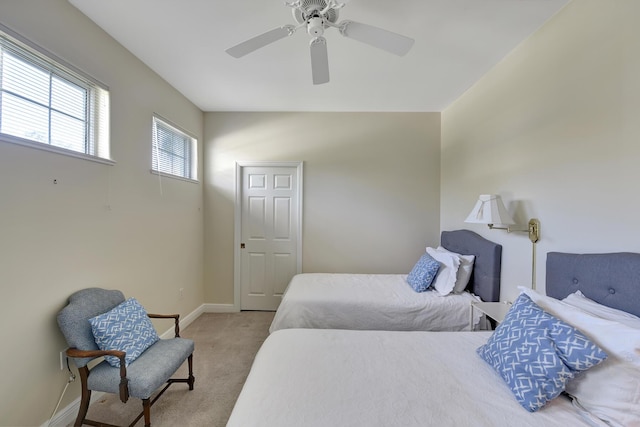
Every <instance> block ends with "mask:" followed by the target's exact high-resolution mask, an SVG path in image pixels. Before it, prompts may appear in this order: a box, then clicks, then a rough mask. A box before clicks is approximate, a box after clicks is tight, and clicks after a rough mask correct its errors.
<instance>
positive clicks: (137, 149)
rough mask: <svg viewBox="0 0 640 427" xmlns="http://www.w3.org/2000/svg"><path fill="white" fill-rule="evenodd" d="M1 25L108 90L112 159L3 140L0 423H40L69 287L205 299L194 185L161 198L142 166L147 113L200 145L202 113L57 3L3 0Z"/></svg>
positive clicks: (155, 298)
mask: <svg viewBox="0 0 640 427" xmlns="http://www.w3.org/2000/svg"><path fill="white" fill-rule="evenodd" d="M0 22H2V23H3V24H5V25H6V26H8V27H11V28H12V29H14V30H15V31H17V32H19V33H21V34H22V35H23V36H25V37H27V38H29V39H31V40H32V41H33V42H35V43H37V44H39V45H41V46H43V47H44V48H46V49H49V50H50V51H52V52H54V53H55V54H57V55H58V56H60V57H62V58H64V59H65V60H67V61H68V62H70V63H72V64H74V65H75V66H77V67H78V68H80V69H82V70H84V71H86V72H87V73H89V74H91V75H93V76H94V77H96V78H97V79H99V80H101V81H102V82H103V83H105V84H107V85H108V86H109V87H110V89H111V118H112V122H111V144H112V150H111V153H112V157H113V159H114V160H115V161H116V162H117V164H116V165H115V166H107V165H103V164H99V163H94V162H90V161H85V160H80V159H76V158H71V157H66V156H62V155H59V154H53V153H48V152H45V151H39V150H34V149H30V148H26V147H22V146H16V145H11V144H8V143H5V142H0V177H1V179H0V204H1V209H0V288H1V289H2V297H1V299H0V320H1V323H2V327H1V328H0V342H1V343H2V348H3V352H2V356H1V360H2V363H0V378H2V380H1V381H0V425H2V426H18V425H20V426H39V425H42V424H43V423H44V422H45V420H46V419H48V418H49V416H50V415H51V412H52V411H53V409H54V407H55V405H56V402H57V400H58V397H59V396H60V393H61V392H62V389H63V388H64V385H65V384H66V381H67V378H68V375H67V374H65V372H64V371H61V370H60V367H59V361H58V358H59V352H60V350H62V349H64V348H65V347H66V344H65V342H64V340H63V337H62V335H61V333H60V332H59V330H58V328H57V324H56V320H55V315H56V313H57V312H58V310H59V309H60V308H61V307H62V306H63V305H64V304H65V302H66V298H67V297H68V296H69V295H70V294H71V293H72V292H74V291H75V290H78V289H81V288H85V287H89V286H100V287H106V288H118V289H121V290H123V292H124V293H125V295H126V296H128V297H129V296H135V297H137V298H138V299H139V300H140V301H141V302H142V304H143V305H145V306H146V307H147V309H149V311H153V312H165V313H166V312H171V313H173V312H178V313H183V314H188V313H190V312H192V311H193V310H195V309H196V308H197V307H199V306H200V305H201V304H202V302H203V299H204V296H203V286H202V284H203V266H202V254H203V249H202V248H203V237H202V234H203V222H202V212H201V208H202V206H201V204H202V185H201V184H193V183H188V182H183V181H177V180H171V179H164V180H163V182H162V193H161V192H160V186H159V183H158V177H157V176H155V175H152V174H151V173H150V172H149V169H150V164H151V160H150V153H151V149H150V148H151V116H152V113H154V112H156V113H159V114H161V115H162V116H164V117H166V118H168V119H171V120H172V121H173V122H175V123H177V124H179V125H181V126H182V127H183V128H185V129H186V130H188V131H190V132H192V133H193V134H195V136H197V137H198V139H199V140H200V141H202V139H203V138H202V129H203V114H202V112H201V111H200V110H199V109H197V108H196V107H195V106H194V105H193V104H191V103H190V102H188V101H187V100H186V99H185V98H184V97H183V96H181V95H180V94H179V93H178V92H177V91H175V90H174V89H173V88H171V87H170V86H169V85H167V84H166V82H164V81H163V80H162V79H160V78H159V77H158V76H157V75H156V74H154V73H153V72H151V71H150V70H149V69H148V68H147V67H146V66H144V65H143V64H142V63H141V62H140V61H139V60H137V59H136V58H135V57H133V56H132V55H131V54H130V53H129V52H128V51H126V50H125V49H123V48H122V47H121V46H120V45H119V44H117V43H116V42H115V41H114V40H113V39H111V38H110V37H108V36H107V35H106V34H105V33H104V32H102V31H101V30H100V29H99V28H98V27H96V26H95V25H94V24H93V23H92V22H91V21H89V20H88V19H87V18H86V17H85V16H84V15H82V14H81V13H80V12H78V11H77V10H76V9H74V8H73V7H72V6H70V5H69V4H68V3H67V2H66V1H65V0H29V1H24V0H2V2H0ZM200 157H202V156H200ZM201 165H202V163H201ZM200 176H201V177H202V174H200ZM53 179H57V180H58V184H57V185H54V184H53ZM108 206H110V210H109V209H108ZM180 287H183V288H184V297H183V299H179V298H178V288H180ZM156 326H157V327H158V330H159V331H160V332H164V331H166V330H168V329H170V328H171V327H172V325H170V324H165V323H158V324H157V325H156ZM77 383H79V380H78V381H77V382H76V383H75V384H73V385H72V386H71V387H70V388H69V390H68V391H67V393H66V396H65V399H64V400H63V402H62V404H61V406H60V407H61V408H64V407H65V406H67V405H68V404H69V403H70V402H71V401H72V400H73V399H75V398H77V397H78V396H79V393H78V391H79V387H78V386H77Z"/></svg>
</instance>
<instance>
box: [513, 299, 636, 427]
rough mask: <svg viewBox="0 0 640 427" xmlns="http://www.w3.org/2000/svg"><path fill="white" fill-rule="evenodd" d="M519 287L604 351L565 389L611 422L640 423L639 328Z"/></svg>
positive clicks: (592, 412) (544, 308)
mask: <svg viewBox="0 0 640 427" xmlns="http://www.w3.org/2000/svg"><path fill="white" fill-rule="evenodd" d="M519 289H520V291H521V292H524V293H526V294H527V295H528V296H529V297H530V298H531V299H532V300H533V302H535V303H536V304H538V305H539V306H540V307H541V308H542V309H543V310H545V311H547V312H549V313H551V314H552V315H554V316H556V317H557V318H559V319H562V320H564V321H565V322H567V323H568V324H570V325H572V326H573V327H575V328H577V329H579V330H580V331H581V332H582V333H584V334H585V335H586V336H588V337H589V338H591V339H592V340H593V341H594V342H595V343H596V344H598V345H599V346H600V347H601V348H602V349H604V350H605V351H606V352H607V354H608V358H607V360H605V361H604V362H602V363H601V364H599V365H598V366H595V367H593V368H591V369H589V370H587V371H585V372H582V373H580V374H578V375H577V376H576V377H575V378H574V379H573V380H571V381H570V382H569V383H568V384H567V387H566V389H565V391H566V392H567V393H569V394H570V395H571V396H573V397H574V398H575V399H576V400H577V402H578V403H579V404H580V405H581V406H582V407H584V408H585V409H586V410H588V411H589V412H590V413H591V414H593V415H595V416H597V417H598V418H600V419H601V420H603V421H605V422H608V423H609V424H610V425H612V426H620V427H629V426H640V412H639V411H638V408H640V330H638V329H635V328H632V327H629V326H627V325H624V324H622V323H619V322H615V321H612V320H607V319H603V318H601V317H598V316H594V315H593V314H590V313H587V312H586V311H583V310H581V309H579V308H576V307H574V306H572V305H570V304H567V303H566V302H563V301H560V300H557V299H555V298H551V297H548V296H545V295H541V294H539V293H537V292H536V291H534V290H531V289H529V288H524V287H519Z"/></svg>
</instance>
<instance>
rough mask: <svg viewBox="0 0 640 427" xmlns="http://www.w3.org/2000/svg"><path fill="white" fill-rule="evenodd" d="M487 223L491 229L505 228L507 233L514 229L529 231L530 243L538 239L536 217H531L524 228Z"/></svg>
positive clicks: (538, 228) (538, 227)
mask: <svg viewBox="0 0 640 427" xmlns="http://www.w3.org/2000/svg"><path fill="white" fill-rule="evenodd" d="M487 225H488V226H489V228H490V229H492V230H507V233H511V232H514V231H522V232H525V233H529V240H531V243H536V242H537V241H538V240H540V221H539V220H538V219H536V218H531V219H530V220H529V223H528V224H527V227H526V228H524V227H520V228H512V227H511V226H507V227H496V226H495V225H493V224H487Z"/></svg>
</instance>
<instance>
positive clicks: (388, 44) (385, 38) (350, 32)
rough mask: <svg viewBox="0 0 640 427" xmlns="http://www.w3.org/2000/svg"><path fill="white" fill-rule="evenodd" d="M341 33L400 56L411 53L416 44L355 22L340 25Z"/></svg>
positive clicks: (407, 39)
mask: <svg viewBox="0 0 640 427" xmlns="http://www.w3.org/2000/svg"><path fill="white" fill-rule="evenodd" d="M340 33H341V34H342V35H343V36H345V37H349V38H352V39H354V40H358V41H360V42H362V43H366V44H368V45H371V46H373V47H377V48H378V49H382V50H386V51H387V52H389V53H393V54H395V55H398V56H403V55H404V54H406V53H407V52H409V50H410V49H411V46H413V42H414V40H413V39H411V38H409V37H405V36H403V35H400V34H396V33H392V32H391V31H387V30H383V29H382V28H378V27H374V26H372V25H367V24H361V23H359V22H354V21H346V22H344V23H342V24H341V25H340Z"/></svg>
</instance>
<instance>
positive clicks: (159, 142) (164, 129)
mask: <svg viewBox="0 0 640 427" xmlns="http://www.w3.org/2000/svg"><path fill="white" fill-rule="evenodd" d="M195 144H196V141H195V139H194V138H192V137H191V136H189V135H188V134H187V133H186V132H184V131H182V130H180V129H178V128H177V127H175V126H173V125H171V124H169V123H168V122H167V121H165V120H163V119H161V118H160V117H158V116H154V117H153V147H152V169H153V171H156V172H159V173H164V174H169V175H175V176H179V177H182V178H188V179H196V166H195Z"/></svg>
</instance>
